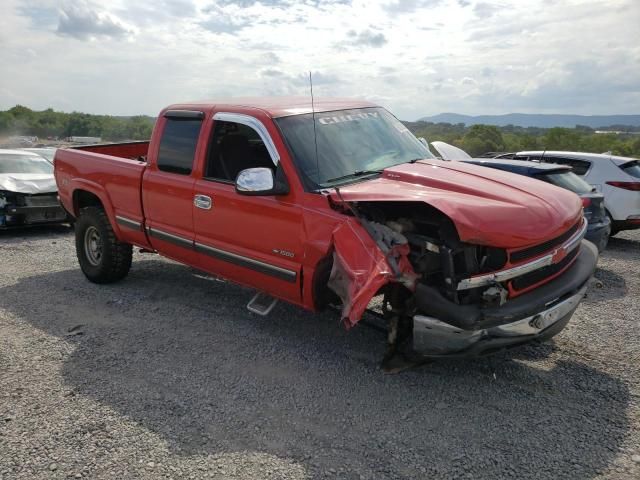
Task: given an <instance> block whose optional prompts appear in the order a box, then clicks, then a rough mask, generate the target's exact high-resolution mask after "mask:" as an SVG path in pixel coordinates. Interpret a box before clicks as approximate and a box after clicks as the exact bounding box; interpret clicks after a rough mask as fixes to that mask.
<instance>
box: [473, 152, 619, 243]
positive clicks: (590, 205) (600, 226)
mask: <svg viewBox="0 0 640 480" xmlns="http://www.w3.org/2000/svg"><path fill="white" fill-rule="evenodd" d="M461 161H463V162H465V163H473V164H474V165H482V166H484V167H489V168H495V169H498V170H504V171H506V172H512V173H517V174H519V175H525V176H527V177H532V178H536V179H538V180H542V181H543V182H547V183H551V184H553V185H556V186H558V187H562V188H565V189H567V190H571V191H572V192H574V193H576V194H577V195H578V196H579V197H580V198H581V199H582V205H583V206H584V216H585V217H586V219H587V221H588V222H589V227H588V230H587V234H586V238H587V240H589V241H591V242H593V243H594V244H595V245H596V246H597V247H598V250H599V251H602V250H604V249H605V247H606V246H607V243H608V242H609V236H610V235H611V220H610V219H609V217H608V216H607V213H606V210H605V207H604V195H602V194H601V193H598V192H597V191H596V190H595V189H594V188H593V187H592V186H591V185H589V184H588V183H587V182H585V181H584V180H582V179H581V178H580V177H579V176H578V175H576V174H575V173H573V172H572V171H571V170H572V168H571V167H569V166H566V165H557V164H549V163H538V162H528V161H522V160H498V159H484V158H472V159H465V160H461Z"/></svg>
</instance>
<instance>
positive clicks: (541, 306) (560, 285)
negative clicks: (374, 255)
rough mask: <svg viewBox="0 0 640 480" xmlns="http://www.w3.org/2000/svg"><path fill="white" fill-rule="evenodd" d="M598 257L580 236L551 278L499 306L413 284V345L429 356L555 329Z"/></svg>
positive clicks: (472, 351)
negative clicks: (460, 300) (571, 257)
mask: <svg viewBox="0 0 640 480" xmlns="http://www.w3.org/2000/svg"><path fill="white" fill-rule="evenodd" d="M597 261H598V252H597V249H596V247H595V246H594V245H593V244H592V243H591V242H588V241H583V242H582V245H581V250H580V253H579V254H578V257H577V259H576V261H575V262H574V264H573V265H572V266H571V267H570V268H569V269H568V270H567V271H566V272H564V273H563V274H562V275H560V276H559V277H557V278H555V279H554V280H552V281H551V282H549V283H547V284H545V285H543V286H541V287H539V288H537V289H535V290H533V291H531V292H529V293H527V294H524V295H521V296H519V297H517V298H514V299H513V300H510V301H508V302H506V303H505V304H504V305H502V306H500V307H493V308H480V307H478V306H475V305H457V304H454V303H453V302H450V301H449V300H447V299H445V298H444V297H442V296H441V295H440V294H439V292H437V291H435V290H433V289H431V288H430V287H426V286H424V285H419V286H418V288H417V289H416V303H417V306H418V310H420V311H423V312H429V315H416V316H415V317H413V349H414V351H415V352H416V353H419V354H422V355H424V356H429V357H439V356H476V355H482V354H484V353H488V352H491V351H495V350H499V349H503V348H507V347H512V346H515V345H519V344H522V343H527V342H530V341H532V340H546V339H548V338H551V337H553V336H554V335H556V334H557V333H558V332H560V331H561V330H562V329H563V328H564V327H565V325H566V324H567V323H568V322H569V319H570V318H571V316H572V315H573V312H574V311H575V309H576V308H577V307H578V305H579V303H580V301H581V299H582V297H583V296H584V293H585V291H586V289H587V282H588V281H589V279H590V278H591V276H592V275H593V272H594V271H595V267H596V263H597Z"/></svg>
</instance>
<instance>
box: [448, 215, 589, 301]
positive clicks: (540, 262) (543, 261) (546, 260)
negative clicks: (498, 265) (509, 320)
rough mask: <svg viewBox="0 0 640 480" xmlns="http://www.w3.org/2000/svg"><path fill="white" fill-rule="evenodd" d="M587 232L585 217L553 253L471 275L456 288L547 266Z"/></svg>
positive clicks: (505, 277) (467, 286)
mask: <svg viewBox="0 0 640 480" xmlns="http://www.w3.org/2000/svg"><path fill="white" fill-rule="evenodd" d="M586 233H587V222H586V220H584V219H583V221H582V226H581V227H580V229H578V231H577V232H576V233H574V234H573V235H572V236H571V238H569V239H568V240H567V241H566V242H565V243H563V244H562V245H561V246H560V247H558V248H556V249H555V250H553V251H552V252H551V253H548V254H547V255H545V256H544V257H540V258H538V259H536V260H533V261H531V262H528V263H524V264H522V265H518V266H517V267H513V268H509V269H507V270H501V271H499V272H493V273H487V274H486V275H478V276H477V277H470V278H465V279H463V280H460V281H459V282H458V286H457V287H456V290H468V289H470V288H478V287H483V286H485V285H492V284H494V283H499V282H504V281H505V280H511V279H512V278H515V277H519V276H520V275H524V274H525V273H529V272H533V271H534V270H538V269H539V268H542V267H546V266H549V265H552V264H553V263H554V262H553V258H554V257H555V256H556V254H557V253H558V251H560V250H564V253H565V255H566V254H568V253H569V252H571V251H573V249H575V248H577V247H578V245H580V242H581V241H582V239H583V238H584V236H585V234H586Z"/></svg>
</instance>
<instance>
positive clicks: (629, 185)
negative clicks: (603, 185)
mask: <svg viewBox="0 0 640 480" xmlns="http://www.w3.org/2000/svg"><path fill="white" fill-rule="evenodd" d="M607 185H611V186H612V187H618V188H624V189H625V190H632V191H634V192H640V182H607Z"/></svg>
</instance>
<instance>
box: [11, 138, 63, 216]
mask: <svg viewBox="0 0 640 480" xmlns="http://www.w3.org/2000/svg"><path fill="white" fill-rule="evenodd" d="M57 190H58V188H57V186H56V182H55V179H54V177H53V165H51V163H49V162H48V161H47V160H46V159H44V158H43V157H41V156H40V155H36V154H35V153H30V152H25V151H23V150H0V228H8V227H14V226H22V225H36V224H44V223H60V222H66V221H68V218H67V214H66V212H65V211H64V209H63V208H62V207H61V206H60V203H59V202H58V195H57Z"/></svg>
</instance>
